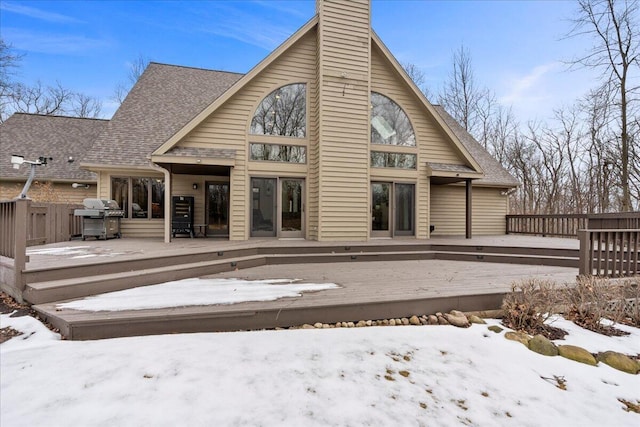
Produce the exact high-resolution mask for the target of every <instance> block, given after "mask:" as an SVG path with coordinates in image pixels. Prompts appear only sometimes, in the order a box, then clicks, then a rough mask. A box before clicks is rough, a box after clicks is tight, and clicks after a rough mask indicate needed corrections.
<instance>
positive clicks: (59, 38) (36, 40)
mask: <svg viewBox="0 0 640 427" xmlns="http://www.w3.org/2000/svg"><path fill="white" fill-rule="evenodd" d="M3 33H4V34H5V36H6V37H7V39H8V40H11V44H12V45H13V46H14V47H15V48H16V49H20V50H24V51H30V52H40V53H47V54H54V55H76V54H82V53H85V52H89V51H92V50H94V49H101V48H104V47H106V46H109V45H110V43H109V42H108V41H106V40H101V39H92V38H89V37H84V36H78V35H65V34H51V33H36V32H31V31H25V30H21V29H17V28H6V29H5V30H4V31H3Z"/></svg>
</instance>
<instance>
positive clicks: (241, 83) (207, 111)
mask: <svg viewBox="0 0 640 427" xmlns="http://www.w3.org/2000/svg"><path fill="white" fill-rule="evenodd" d="M317 23H318V17H317V16H315V17H314V18H313V19H311V20H310V21H308V22H307V23H306V24H305V25H303V26H302V27H301V28H300V29H299V30H298V31H296V32H295V33H294V34H293V35H292V36H291V37H289V38H288V39H287V40H286V41H285V42H284V43H282V44H281V45H280V46H278V47H277V48H276V49H275V50H274V51H273V52H271V53H270V54H269V55H268V56H267V57H266V58H265V59H263V60H262V61H261V62H260V63H259V64H258V65H256V66H255V67H253V68H252V69H251V70H250V71H249V72H248V73H247V74H245V75H244V76H242V78H240V79H239V80H238V81H237V82H235V84H234V85H233V86H231V87H230V88H229V89H228V90H227V91H226V92H224V94H222V96H220V97H218V98H217V99H215V100H214V101H213V102H211V103H210V104H209V105H208V106H207V107H206V108H204V109H203V110H202V111H201V112H200V113H199V114H197V115H196V116H195V117H193V118H192V119H191V120H190V121H189V122H188V123H187V124H186V125H185V126H184V127H182V128H181V129H180V130H178V131H177V132H176V133H175V134H174V135H173V136H172V137H171V138H169V139H168V140H167V141H166V142H165V143H164V144H162V145H161V146H160V147H159V148H158V149H157V150H155V151H154V152H153V154H154V155H162V154H165V153H166V152H167V151H169V150H170V149H171V148H173V147H174V146H175V145H176V144H177V143H178V142H179V141H180V140H181V139H182V138H183V137H184V136H186V135H187V134H188V133H189V132H191V131H192V130H193V129H194V128H195V127H196V126H198V125H199V124H200V123H202V122H203V121H204V120H205V119H206V118H207V117H209V116H210V115H211V114H212V113H213V112H214V111H216V110H217V109H218V108H220V107H221V106H222V105H223V104H224V103H225V102H226V101H228V100H229V99H230V98H231V97H232V96H233V95H235V94H236V93H238V92H239V91H240V90H241V89H242V88H243V87H245V86H246V85H247V84H248V83H249V82H250V81H251V80H252V79H253V78H254V77H256V76H257V75H258V74H259V73H260V72H261V71H262V70H264V69H265V68H267V67H268V66H269V65H270V64H271V63H273V62H274V61H275V60H276V59H277V58H279V57H280V56H281V55H282V54H283V53H284V52H285V51H286V50H287V49H289V48H290V47H291V46H293V45H294V44H295V43H296V42H297V41H298V40H300V39H301V38H302V37H304V36H305V35H306V34H307V33H308V32H309V31H312V29H313V28H314V27H315V26H316V25H317Z"/></svg>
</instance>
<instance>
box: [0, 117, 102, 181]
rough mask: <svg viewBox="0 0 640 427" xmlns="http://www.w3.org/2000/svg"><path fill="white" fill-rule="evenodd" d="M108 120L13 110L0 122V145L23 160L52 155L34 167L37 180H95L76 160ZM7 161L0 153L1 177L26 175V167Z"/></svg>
mask: <svg viewBox="0 0 640 427" xmlns="http://www.w3.org/2000/svg"><path fill="white" fill-rule="evenodd" d="M108 123H109V121H108V120H102V119H87V118H78V117H63V116H45V115H40V114H26V113H15V114H13V115H12V116H11V117H9V119H7V121H5V122H4V123H3V124H1V125H0V142H1V143H0V145H1V146H2V152H3V153H6V154H15V155H20V156H24V157H25V158H26V159H27V160H35V159H37V158H38V157H40V156H46V157H53V160H51V161H49V162H48V163H47V165H46V166H42V167H39V168H38V172H37V175H36V176H37V177H38V179H47V180H54V181H95V179H96V177H95V174H94V173H92V172H89V171H86V170H82V169H80V162H81V161H82V159H83V157H84V156H85V155H86V153H87V152H90V151H91V146H92V145H93V142H94V141H95V139H96V137H97V136H98V135H99V134H100V133H101V132H102V131H103V130H104V129H105V128H106V126H107V125H108ZM9 160H10V159H9V156H8V155H7V156H3V159H2V162H3V165H2V167H1V168H0V170H1V171H2V172H1V177H2V179H16V180H18V179H19V180H23V179H25V178H26V177H27V176H28V175H29V168H28V167H21V168H20V169H17V170H16V169H13V168H12V167H11V164H10V162H9Z"/></svg>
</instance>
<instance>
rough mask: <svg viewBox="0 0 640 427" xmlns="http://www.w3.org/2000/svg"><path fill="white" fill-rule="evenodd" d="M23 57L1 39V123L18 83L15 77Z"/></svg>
mask: <svg viewBox="0 0 640 427" xmlns="http://www.w3.org/2000/svg"><path fill="white" fill-rule="evenodd" d="M21 59H22V55H19V54H17V53H16V52H14V51H13V49H12V48H11V46H10V45H8V44H7V43H5V41H4V40H3V39H0V123H2V122H3V121H4V118H5V117H6V115H7V110H8V107H9V104H10V100H9V95H10V94H11V93H12V92H13V87H14V85H15V84H16V83H15V82H14V80H13V79H14V76H15V74H16V70H17V69H18V67H19V64H20V60H21Z"/></svg>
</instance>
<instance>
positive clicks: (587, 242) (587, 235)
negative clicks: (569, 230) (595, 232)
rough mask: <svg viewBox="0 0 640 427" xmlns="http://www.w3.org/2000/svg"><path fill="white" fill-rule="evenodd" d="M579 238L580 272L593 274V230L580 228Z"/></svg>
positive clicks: (583, 274) (584, 274) (581, 273)
mask: <svg viewBox="0 0 640 427" xmlns="http://www.w3.org/2000/svg"><path fill="white" fill-rule="evenodd" d="M578 239H579V240H580V264H579V268H578V273H579V274H580V275H581V276H586V275H589V276H591V275H592V274H593V266H592V262H593V253H592V251H591V232H589V231H587V230H578Z"/></svg>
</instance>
